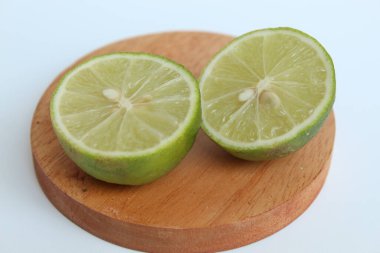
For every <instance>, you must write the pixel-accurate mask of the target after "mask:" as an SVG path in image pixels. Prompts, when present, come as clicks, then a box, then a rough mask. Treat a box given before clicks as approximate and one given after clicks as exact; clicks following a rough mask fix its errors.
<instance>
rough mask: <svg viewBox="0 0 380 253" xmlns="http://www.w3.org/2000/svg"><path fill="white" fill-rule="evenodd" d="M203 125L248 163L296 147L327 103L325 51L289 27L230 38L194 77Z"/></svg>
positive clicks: (330, 74) (330, 84)
mask: <svg viewBox="0 0 380 253" xmlns="http://www.w3.org/2000/svg"><path fill="white" fill-rule="evenodd" d="M200 91H201V101H202V118H203V128H204V130H205V131H206V132H207V134H208V135H209V136H210V137H211V138H212V139H213V140H214V141H215V142H217V143H218V144H219V145H221V146H222V147H224V148H225V149H227V150H228V151H229V152H231V153H232V154H234V155H236V156H238V157H241V158H245V159H248V160H263V159H272V158H276V157H280V156H284V155H286V154H288V153H290V152H293V151H295V150H297V149H298V148H300V147H302V146H303V145H304V144H305V143H306V142H307V141H308V140H310V139H311V137H312V136H314V135H315V133H316V132H317V131H318V129H319V128H320V126H321V125H322V123H323V121H324V120H325V118H326V117H327V116H328V113H329V112H330V110H331V108H332V105H333V102H334V98H335V73H334V67H333V63H332V60H331V58H330V56H329V55H328V53H327V52H326V51H325V49H324V48H323V47H322V46H321V45H320V44H319V43H318V42H317V41H316V40H315V39H313V38H312V37H310V36H309V35H306V34H305V33H303V32H300V31H298V30H295V29H291V28H274V29H264V30H258V31H254V32H250V33H248V34H245V35H243V36H240V37H238V38H236V39H235V40H234V41H232V42H231V43H230V44H229V45H228V46H227V47H225V48H224V49H223V50H222V51H220V52H219V53H218V54H217V55H216V56H215V57H214V58H213V59H212V60H211V62H210V63H209V64H208V66H207V67H206V69H205V70H204V72H203V74H202V76H201V78H200Z"/></svg>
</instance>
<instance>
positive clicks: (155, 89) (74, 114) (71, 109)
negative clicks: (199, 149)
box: [50, 53, 200, 185]
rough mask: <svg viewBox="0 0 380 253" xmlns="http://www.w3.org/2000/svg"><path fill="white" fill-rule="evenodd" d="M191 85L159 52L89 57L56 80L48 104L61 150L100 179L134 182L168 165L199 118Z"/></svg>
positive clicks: (185, 144)
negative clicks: (155, 54)
mask: <svg viewBox="0 0 380 253" xmlns="http://www.w3.org/2000/svg"><path fill="white" fill-rule="evenodd" d="M199 97H200V96H199V90H198V88H197V83H196V80H195V79H194V77H193V76H192V75H191V74H190V73H189V72H188V71H187V70H185V69H184V68H183V67H182V66H180V65H178V64H176V63H174V62H172V61H170V60H167V59H165V58H163V57H159V56H154V55H149V54H142V53H114V54H108V55H103V56H98V57H94V58H93V59H90V60H89V61H87V62H85V63H83V64H81V65H79V66H77V67H75V68H74V69H73V70H71V71H70V72H69V73H67V74H66V75H65V76H64V77H63V78H62V80H61V81H60V84H59V86H58V87H57V89H56V91H55V93H54V95H53V97H52V100H51V106H50V112H51V119H52V123H53V128H54V131H55V133H56V134H57V136H58V139H59V141H60V143H61V144H62V146H63V148H64V150H65V151H66V153H67V154H68V155H69V157H70V158H71V159H72V160H73V161H74V162H75V163H76V164H77V165H78V166H79V167H80V168H81V169H83V170H84V171H86V172H87V173H88V174H90V175H92V176H94V177H96V178H98V179H100V180H103V181H107V182H112V183H118V184H129V185H138V184H144V183H148V182H151V181H153V180H155V179H157V178H159V177H160V176H162V175H164V174H165V173H167V172H168V171H170V170H171V169H172V168H173V167H174V166H175V165H176V164H178V163H179V161H181V159H182V158H183V157H184V156H185V155H186V154H187V152H188V151H189V149H190V148H191V146H192V144H193V142H194V139H195V135H196V133H197V131H198V128H199V124H200V106H199V99H200V98H199Z"/></svg>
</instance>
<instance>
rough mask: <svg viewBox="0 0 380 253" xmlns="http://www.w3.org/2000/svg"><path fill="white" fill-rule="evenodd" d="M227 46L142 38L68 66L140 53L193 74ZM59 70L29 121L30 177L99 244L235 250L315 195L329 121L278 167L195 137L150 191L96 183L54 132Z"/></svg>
mask: <svg viewBox="0 0 380 253" xmlns="http://www.w3.org/2000/svg"><path fill="white" fill-rule="evenodd" d="M231 39H232V38H231V37H230V36H226V35H220V34H213V33H202V32H171V33H160V34H152V35H146V36H140V37H135V38H131V39H127V40H123V41H119V42H116V43H114V44H111V45H108V46H105V47H103V48H101V49H99V50H96V51H94V52H92V53H90V54H88V55H87V56H85V57H84V58H82V59H80V60H79V61H78V62H76V63H75V64H73V66H75V65H76V64H78V63H79V62H81V61H83V60H85V59H87V58H89V57H92V56H94V55H99V54H105V53H110V52H120V51H141V52H149V53H154V54H159V55H163V56H166V57H168V58H170V59H172V60H174V61H176V62H178V63H181V64H183V65H184V66H186V67H187V68H188V69H189V70H190V71H192V72H193V73H194V75H195V76H198V75H199V74H200V72H201V70H202V68H203V67H204V66H205V64H207V62H208V61H209V60H210V58H211V57H212V56H213V55H214V54H215V53H216V52H217V51H218V50H219V49H220V48H222V47H223V46H224V45H226V43H228V42H229V41H230V40H231ZM73 66H71V67H70V68H72V67H73ZM70 68H68V69H67V70H66V71H68V70H69V69H70ZM66 71H64V72H62V73H61V74H60V75H59V76H58V77H57V78H56V79H55V80H54V81H53V83H52V84H51V85H50V87H49V88H48V89H47V90H46V92H45V94H44V95H43V96H42V98H41V100H40V102H39V104H38V106H37V108H36V111H35V114H34V118H33V122H32V128H31V144H32V152H33V157H34V165H35V170H36V174H37V177H38V180H39V182H40V184H41V187H42V189H43V191H44V192H45V194H46V196H47V197H48V198H49V200H50V201H51V202H52V203H53V204H54V205H55V207H56V208H57V209H58V210H60V211H61V212H62V213H63V214H64V215H65V216H66V217H68V218H69V219H70V220H72V221H73V222H74V223H76V224H77V225H79V226H81V227H82V228H83V229H85V230H87V231H89V232H90V233H92V234H94V235H96V236H98V237H100V238H103V239H105V240H107V241H110V242H113V243H115V244H118V245H121V246H124V247H127V248H131V249H137V250H142V251H148V252H210V251H220V250H226V249H231V248H236V247H239V246H242V245H246V244H249V243H252V242H255V241H257V240H260V239H262V238H264V237H266V236H268V235H270V234H273V233H274V232H276V231H278V230H280V229H281V228H283V227H285V226H286V225H288V224H289V223H290V222H292V221H293V220H294V219H296V218H297V217H298V216H299V215H300V214H302V213H303V212H304V211H305V209H306V208H307V207H308V206H309V205H310V204H311V203H312V201H313V200H314V199H315V197H316V196H317V195H318V193H319V191H320V190H321V188H322V185H323V183H324V181H325V178H326V176H327V172H328V169H329V165H330V160H331V154H332V149H333V143H334V134H335V122H334V116H333V114H331V115H330V116H329V117H328V119H327V120H326V122H325V124H324V126H323V128H322V129H321V131H320V132H319V133H318V135H317V136H315V137H314V138H313V139H312V140H311V141H310V142H309V143H308V144H307V145H306V146H305V147H303V148H302V149H301V150H299V151H298V152H296V153H293V154H291V155H289V156H287V157H285V158H282V159H278V160H273V161H266V162H248V161H243V160H239V159H237V158H234V157H232V156H231V155H229V154H228V153H226V152H225V151H223V150H222V149H221V148H219V147H218V146H217V145H216V144H214V143H213V142H212V141H210V139H208V137H207V136H206V135H205V134H204V133H203V132H202V131H200V132H199V134H198V136H197V140H196V142H195V144H194V146H193V148H192V150H191V151H190V152H189V154H188V155H187V156H186V157H185V158H184V160H183V161H182V162H181V163H180V164H179V165H178V166H177V167H176V168H175V169H174V170H173V171H171V172H170V173H169V174H167V175H166V176H164V177H162V178H160V179H159V180H157V181H155V182H153V183H150V184H147V185H143V186H121V185H115V184H109V183H105V182H101V181H99V180H96V179H94V178H92V177H90V176H88V175H86V174H85V173H84V172H82V171H81V170H80V169H79V168H78V167H77V166H76V165H75V164H74V163H73V162H72V161H71V160H70V159H69V158H68V157H67V156H66V155H65V153H64V152H63V150H62V148H61V146H60V145H59V143H58V140H57V138H56V136H55V134H54V132H53V130H52V125H51V122H50V116H49V101H50V97H51V94H52V92H53V90H54V88H55V87H56V85H57V83H58V81H59V79H60V78H61V77H62V75H64V74H65V72H66Z"/></svg>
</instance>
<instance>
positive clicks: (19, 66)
mask: <svg viewBox="0 0 380 253" xmlns="http://www.w3.org/2000/svg"><path fill="white" fill-rule="evenodd" d="M277 26H291V27H295V28H298V29H301V30H303V31H305V32H307V33H309V34H311V35H312V36H314V37H315V38H317V39H318V40H319V41H320V42H321V43H322V44H323V45H324V46H325V47H326V49H327V50H328V51H329V53H330V54H331V56H332V58H333V60H334V63H335V67H336V76H337V98H336V102H335V105H334V110H335V113H336V121H337V122H336V127H337V132H336V143H335V150H334V156H333V161H332V165H331V170H330V174H329V175H328V178H327V181H326V184H325V187H324V188H323V190H322V192H321V194H320V195H319V197H318V198H317V199H316V201H315V202H314V204H313V205H312V206H311V207H310V208H309V209H308V210H307V211H306V212H305V213H304V214H303V215H302V216H301V217H300V218H298V219H297V220H296V221H294V222H293V223H292V224H291V225H289V226H288V227H286V228H284V229H283V230H281V231H279V232H278V233H276V234H274V235H272V236H270V237H268V238H266V239H264V240H261V241H259V242H256V243H254V244H251V245H249V246H246V247H242V248H239V249H236V250H233V251H231V252H268V253H269V252H291V253H297V252H309V253H314V252H315V253H317V252H318V253H319V252H366V253H372V252H380V217H379V216H380V187H379V185H380V166H379V160H378V159H379V150H380V148H379V143H380V137H379V130H380V120H379V116H380V88H379V87H380V77H379V74H380V50H379V47H380V35H379V32H380V28H379V27H380V1H365V0H363V1H332V0H329V1H322V0H318V1H313V2H307V1H290V0H288V1H278V2H275V1H264V0H262V1H256V2H255V1H238V0H234V1H225V2H223V3H222V1H221V0H218V1H207V0H202V1H196V0H191V1H180V0H176V1H168V0H159V1H149V2H148V1H137V0H135V1H125V0H124V1H122V0H120V1H113V0H112V1H102V0H87V1H69V0H65V1H59V2H58V1H41V0H33V1H10V0H9V1H7V0H0V87H1V89H0V143H1V144H0V166H1V167H0V168H1V171H0V252H3V253H8V252H41V253H43V252H82V253H85V252H91V253H92V252H108V253H114V252H129V251H128V250H125V249H124V248H121V247H119V246H116V245H113V244H111V243H108V242H106V241H103V240H101V239H98V238H97V237H95V236H93V235H91V234H89V233H87V232H86V231H84V230H82V229H81V228H79V227H78V226H76V225H75V224H73V223H72V222H71V221H69V220H68V219H66V218H65V217H64V216H63V215H61V214H60V213H59V212H58V211H57V210H56V209H55V208H54V207H53V206H52V205H51V203H50V202H49V201H48V200H47V198H46V197H45V195H44V194H43V192H42V191H41V189H40V187H39V185H38V183H37V181H36V177H35V174H34V170H33V165H32V156H31V149H30V143H29V134H30V124H31V119H32V114H33V111H34V109H35V106H36V104H37V102H38V100H39V98H40V96H41V94H42V93H43V92H44V90H45V89H46V87H47V86H48V85H49V84H50V82H51V81H52V80H53V78H54V77H55V76H56V75H57V74H58V73H59V72H61V71H62V70H63V69H64V68H65V67H67V66H68V65H70V64H71V63H72V62H73V61H75V60H76V59H77V58H79V57H81V56H82V55H84V54H86V53H88V52H89V51H92V50H94V49H96V48H98V47H100V46H103V45H104V44H107V43H110V42H113V41H115V40H119V39H122V38H126V37H130V36H136V35H140V34H146V33H152V32H159V31H170V30H203V31H212V32H221V33H226V34H232V35H239V34H242V33H245V32H247V31H250V30H254V29H258V28H266V27H277ZM130 252H132V251H130Z"/></svg>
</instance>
